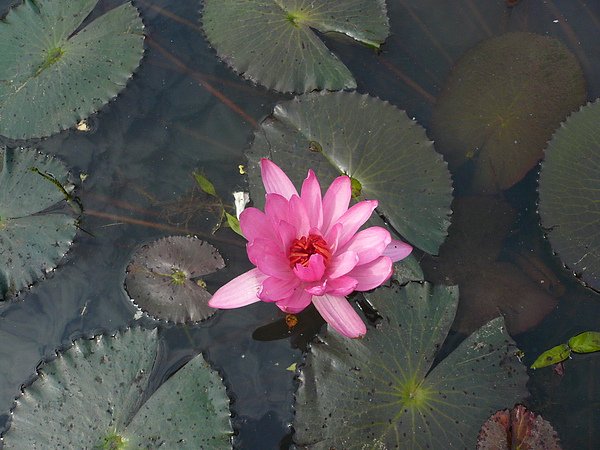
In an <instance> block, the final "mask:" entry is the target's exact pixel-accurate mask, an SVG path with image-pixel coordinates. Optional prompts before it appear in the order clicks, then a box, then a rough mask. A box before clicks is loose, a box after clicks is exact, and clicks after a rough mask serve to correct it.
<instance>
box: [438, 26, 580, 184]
mask: <svg viewBox="0 0 600 450" xmlns="http://www.w3.org/2000/svg"><path fill="white" fill-rule="evenodd" d="M585 97H586V93H585V80H584V77H583V72H582V70H581V67H580V66H579V63H578V62H577V59H576V58H575V56H573V55H572V54H571V53H570V52H569V50H568V49H567V48H566V47H565V46H564V45H563V44H562V43H561V42H560V41H558V40H557V39H554V38H550V37H546V36H538V35H535V34H531V33H521V32H519V33H507V34H504V35H502V36H499V37H494V38H491V39H488V40H485V41H483V42H481V43H480V44H479V45H477V46H476V47H474V48H473V49H471V50H469V51H468V52H467V53H466V54H465V55H464V56H463V57H462V58H461V59H460V60H459V61H458V62H457V64H456V66H455V67H454V69H453V70H452V73H451V74H450V77H449V79H448V80H447V82H446V86H445V88H444V91H443V92H442V94H441V95H440V97H439V98H438V100H437V104H436V106H435V108H434V111H433V115H432V120H431V130H432V133H433V137H434V140H435V143H436V148H437V149H438V151H440V152H441V153H443V154H444V155H445V156H446V158H447V160H448V162H449V164H450V168H451V169H454V168H457V167H458V166H461V165H462V164H464V163H465V162H467V161H472V163H473V165H474V168H475V172H474V181H473V183H474V186H475V188H476V189H479V190H485V191H491V192H496V191H498V190H499V189H506V188H509V187H510V186H512V185H513V184H515V183H516V182H517V181H519V180H520V179H521V178H523V176H524V175H525V174H526V173H527V172H528V171H529V169H531V168H532V167H534V166H535V164H536V163H537V162H538V161H539V160H540V159H541V157H542V152H543V148H544V147H545V145H546V142H547V141H548V139H550V136H551V134H552V131H553V130H554V129H555V128H556V127H557V126H558V125H559V124H560V122H561V121H562V120H564V118H565V117H566V116H567V115H568V114H569V113H570V112H571V111H573V110H575V109H576V108H577V107H578V106H579V105H581V104H582V103H583V102H584V101H585Z"/></svg>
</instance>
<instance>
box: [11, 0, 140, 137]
mask: <svg viewBox="0 0 600 450" xmlns="http://www.w3.org/2000/svg"><path fill="white" fill-rule="evenodd" d="M96 3H97V0H79V1H73V0H36V1H24V2H22V4H20V5H19V6H16V7H15V8H13V9H11V10H10V12H9V13H8V15H7V16H6V18H5V19H4V20H2V21H1V22H0V134H2V135H4V136H7V137H9V138H11V139H29V138H32V137H44V136H49V135H51V134H53V133H56V132H58V131H60V130H63V129H65V128H69V127H72V126H74V125H76V124H77V122H78V121H79V120H81V119H85V118H86V117H88V116H89V115H90V114H92V113H94V112H96V111H98V110H99V109H100V108H101V107H102V106H103V105H105V104H106V103H108V101H109V100H110V99H111V98H113V97H115V96H116V95H117V94H118V93H119V91H120V90H121V89H123V87H124V86H125V84H126V83H127V80H128V79H129V78H130V77H131V75H132V73H133V71H134V70H135V69H136V67H137V66H138V64H139V62H140V59H141V57H142V54H143V52H144V45H143V42H144V34H143V30H144V25H143V23H142V20H141V19H140V16H139V15H138V13H137V10H136V9H135V8H134V7H133V6H132V5H131V4H130V3H125V4H123V5H121V6H118V7H116V8H114V9H112V10H111V11H109V12H107V13H106V14H104V15H102V16H100V17H99V18H97V19H95V20H94V21H92V22H90V23H88V24H86V25H85V26H84V27H83V28H81V29H80V27H81V25H82V23H84V20H85V19H86V17H87V16H88V15H89V14H90V12H91V11H92V10H93V9H94V6H95V5H96Z"/></svg>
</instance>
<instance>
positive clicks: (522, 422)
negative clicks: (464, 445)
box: [477, 405, 561, 450]
mask: <svg viewBox="0 0 600 450" xmlns="http://www.w3.org/2000/svg"><path fill="white" fill-rule="evenodd" d="M512 449H520V450H560V449H561V447H560V443H559V439H558V435H557V434H556V431H554V428H552V425H550V422H548V421H547V420H544V419H543V418H542V416H539V415H537V414H534V413H533V412H531V411H529V410H527V408H525V407H524V406H523V405H517V406H516V407H515V408H513V409H512V410H508V409H505V410H503V411H498V412H497V413H496V414H494V415H493V416H492V417H490V418H489V419H488V420H487V421H486V422H485V423H484V424H483V427H481V431H480V433H479V437H478V438H477V450H512Z"/></svg>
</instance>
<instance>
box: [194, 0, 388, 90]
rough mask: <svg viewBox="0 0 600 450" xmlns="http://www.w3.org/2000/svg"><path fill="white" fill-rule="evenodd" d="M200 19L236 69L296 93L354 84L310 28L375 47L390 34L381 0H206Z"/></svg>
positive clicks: (340, 64)
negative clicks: (343, 36)
mask: <svg viewBox="0 0 600 450" xmlns="http://www.w3.org/2000/svg"><path fill="white" fill-rule="evenodd" d="M202 22H203V28H204V32H205V33H206V36H207V38H208V40H209V42H210V43H211V44H212V45H213V46H214V47H215V49H216V50H217V53H218V55H219V56H220V57H221V58H222V59H223V60H224V61H225V62H227V64H229V65H230V66H231V67H232V68H233V69H234V70H235V71H237V72H239V73H241V74H242V75H243V76H244V77H246V78H248V79H250V80H252V81H255V82H257V83H260V84H262V85H264V86H266V87H268V88H271V89H276V90H278V91H283V92H297V93H302V92H309V91H313V90H316V89H318V90H321V89H327V90H339V89H348V88H350V89H351V88H355V87H356V82H355V81H354V78H353V77H352V74H351V73H350V71H349V70H348V69H347V68H346V66H344V64H342V62H340V60H339V59H338V58H337V57H336V56H335V55H334V54H333V53H331V52H330V51H329V49H328V48H327V47H326V46H325V44H323V42H322V41H321V40H320V39H319V38H318V37H317V35H316V34H315V32H314V31H313V30H318V31H320V32H322V33H327V32H336V33H343V34H346V35H347V36H350V37H352V38H353V39H355V40H357V41H358V42H362V43H364V44H366V45H371V46H373V47H377V48H378V47H379V45H380V44H382V43H383V41H384V40H385V38H386V37H387V36H388V34H389V24H388V19H387V15H386V6H385V1H384V0H375V1H373V0H313V1H311V2H306V1H298V0H206V1H205V2H204V12H203V18H202ZM231 24H235V26H234V27H232V26H231Z"/></svg>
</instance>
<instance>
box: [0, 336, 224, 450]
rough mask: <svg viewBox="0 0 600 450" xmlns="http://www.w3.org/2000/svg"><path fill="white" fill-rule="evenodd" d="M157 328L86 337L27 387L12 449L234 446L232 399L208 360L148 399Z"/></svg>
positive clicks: (199, 360) (16, 413)
mask: <svg viewBox="0 0 600 450" xmlns="http://www.w3.org/2000/svg"><path fill="white" fill-rule="evenodd" d="M158 347H159V341H158V338H157V332H156V330H153V331H148V330H142V329H138V328H135V329H131V330H128V331H126V332H124V333H122V334H119V335H117V336H115V337H110V336H101V337H97V338H95V339H92V340H86V339H82V340H79V341H76V342H75V343H74V345H73V346H72V347H71V348H70V349H68V350H66V351H65V352H64V353H62V354H60V355H59V356H58V357H57V358H56V359H55V360H53V361H51V362H49V363H47V364H45V365H44V366H43V367H42V368H41V369H40V371H39V377H38V379H37V380H35V381H34V382H33V383H32V384H31V386H29V387H27V388H25V390H24V392H23V394H22V396H21V397H20V398H19V399H17V402H16V406H15V408H14V409H13V411H12V422H11V426H10V428H9V430H8V431H7V432H6V433H5V435H4V436H3V439H4V448H5V449H13V448H14V449H25V448H88V449H92V448H94V449H98V448H99V449H122V448H159V447H162V448H178V449H187V448H189V449H196V448H214V449H217V448H223V449H227V448H231V444H230V436H231V435H232V429H231V424H230V421H229V415H230V414H229V401H228V399H227V395H226V393H225V387H224V386H223V384H222V382H221V379H220V377H219V375H218V374H217V373H216V372H214V371H213V370H212V369H210V367H209V366H208V365H207V363H206V362H205V361H204V359H203V357H202V355H199V356H197V357H196V358H194V359H192V360H191V361H190V362H189V363H188V364H186V365H185V366H184V367H183V368H182V369H180V370H179V371H178V372H176V373H175V374H174V375H173V376H171V378H169V379H168V380H167V381H166V382H165V383H164V384H163V385H162V386H160V387H159V388H158V390H157V391H156V392H154V393H153V394H152V396H151V397H150V398H149V399H148V400H147V401H146V399H147V397H148V395H149V392H148V389H149V385H150V384H151V383H149V380H150V375H151V372H152V368H153V365H154V363H155V360H156V358H157V351H158Z"/></svg>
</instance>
